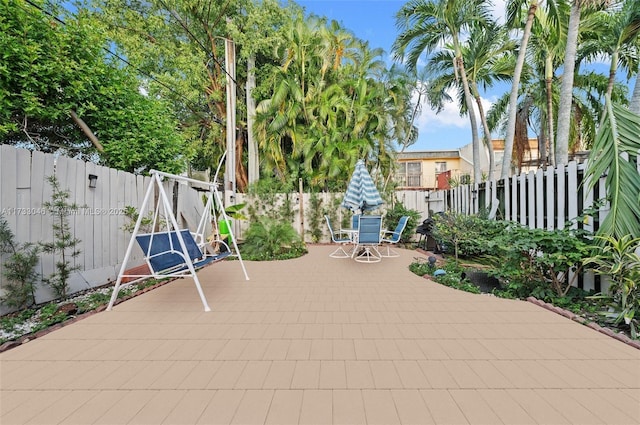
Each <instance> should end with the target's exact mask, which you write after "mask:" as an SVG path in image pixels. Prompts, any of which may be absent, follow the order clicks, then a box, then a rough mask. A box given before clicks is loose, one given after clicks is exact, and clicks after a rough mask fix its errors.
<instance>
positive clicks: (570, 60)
mask: <svg viewBox="0 0 640 425" xmlns="http://www.w3.org/2000/svg"><path fill="white" fill-rule="evenodd" d="M579 28H580V2H579V0H573V2H572V4H571V14H570V16H569V29H568V31H567V47H566V51H565V56H564V71H563V74H562V84H561V85H560V104H559V105H558V131H557V132H556V154H555V161H556V165H559V164H566V163H567V162H569V130H570V128H571V109H572V108H571V106H572V104H573V74H574V71H575V68H576V51H577V49H578V29H579Z"/></svg>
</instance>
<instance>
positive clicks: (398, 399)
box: [391, 390, 435, 425]
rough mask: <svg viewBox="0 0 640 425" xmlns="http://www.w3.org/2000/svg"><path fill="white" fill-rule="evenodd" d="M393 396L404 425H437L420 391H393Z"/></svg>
mask: <svg viewBox="0 0 640 425" xmlns="http://www.w3.org/2000/svg"><path fill="white" fill-rule="evenodd" d="M391 396H392V397H393V402H394V403H395V406H396V411H397V413H398V417H399V418H400V423H402V424H403V425H409V424H414V425H428V424H435V422H434V421H433V418H432V417H431V414H430V413H429V409H427V406H426V404H425V403H424V399H423V398H422V395H421V394H420V392H419V391H418V390H391Z"/></svg>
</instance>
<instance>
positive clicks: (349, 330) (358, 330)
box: [342, 322, 364, 339]
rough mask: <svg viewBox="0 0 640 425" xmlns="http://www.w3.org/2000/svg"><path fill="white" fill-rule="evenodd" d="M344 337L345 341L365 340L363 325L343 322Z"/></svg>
mask: <svg viewBox="0 0 640 425" xmlns="http://www.w3.org/2000/svg"><path fill="white" fill-rule="evenodd" d="M342 337H343V338H345V339H363V338H364V335H363V333H362V325H360V324H353V323H344V322H343V324H342Z"/></svg>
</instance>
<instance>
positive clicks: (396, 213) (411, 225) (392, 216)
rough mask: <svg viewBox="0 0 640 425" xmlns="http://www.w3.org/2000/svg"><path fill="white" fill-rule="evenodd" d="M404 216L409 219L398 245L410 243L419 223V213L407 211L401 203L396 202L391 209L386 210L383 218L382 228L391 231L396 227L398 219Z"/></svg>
mask: <svg viewBox="0 0 640 425" xmlns="http://www.w3.org/2000/svg"><path fill="white" fill-rule="evenodd" d="M405 215H406V216H408V217H409V220H407V226H406V227H405V228H404V231H403V232H402V236H401V237H400V243H408V242H409V241H411V238H412V237H413V235H414V234H415V232H416V227H417V226H418V223H419V222H420V213H419V212H418V211H416V210H411V209H408V208H406V207H405V206H404V205H402V204H401V203H399V202H396V204H395V205H394V206H393V208H391V209H390V210H388V211H387V212H386V214H385V216H384V223H383V226H384V228H385V229H387V230H390V231H393V230H395V228H396V226H397V225H398V222H399V221H400V218H401V217H402V216H405Z"/></svg>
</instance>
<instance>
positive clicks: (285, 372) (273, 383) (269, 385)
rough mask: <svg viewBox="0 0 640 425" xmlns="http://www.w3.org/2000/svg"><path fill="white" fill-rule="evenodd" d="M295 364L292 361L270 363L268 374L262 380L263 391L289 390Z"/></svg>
mask: <svg viewBox="0 0 640 425" xmlns="http://www.w3.org/2000/svg"><path fill="white" fill-rule="evenodd" d="M295 368H296V362H295V361H292V360H277V361H273V362H271V367H270V368H269V372H268V373H267V376H266V377H265V379H264V383H263V384H262V385H263V388H264V389H289V388H291V381H292V380H293V373H294V371H295Z"/></svg>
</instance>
